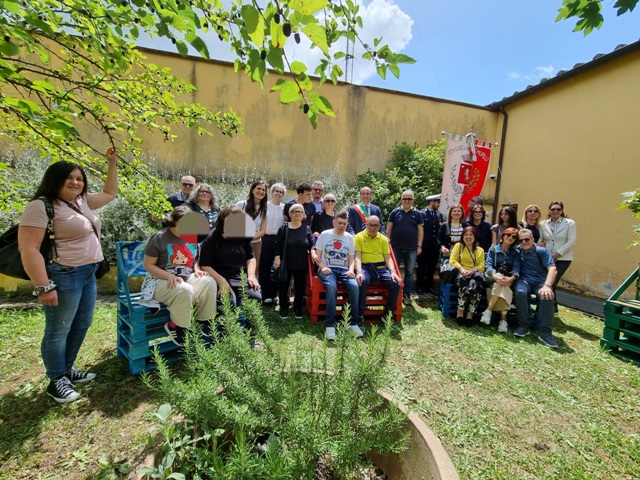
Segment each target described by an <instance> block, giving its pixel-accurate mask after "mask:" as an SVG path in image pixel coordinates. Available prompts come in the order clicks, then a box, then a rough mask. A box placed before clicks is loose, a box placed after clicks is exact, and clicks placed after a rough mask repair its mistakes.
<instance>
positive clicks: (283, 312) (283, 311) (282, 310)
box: [280, 308, 289, 320]
mask: <svg viewBox="0 0 640 480" xmlns="http://www.w3.org/2000/svg"><path fill="white" fill-rule="evenodd" d="M288 317H289V309H287V308H280V318H281V319H283V320H286V319H287V318H288Z"/></svg>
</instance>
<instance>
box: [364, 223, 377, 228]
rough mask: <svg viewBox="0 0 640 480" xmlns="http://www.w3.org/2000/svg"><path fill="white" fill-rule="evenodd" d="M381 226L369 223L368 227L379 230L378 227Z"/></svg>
mask: <svg viewBox="0 0 640 480" xmlns="http://www.w3.org/2000/svg"><path fill="white" fill-rule="evenodd" d="M379 226H380V224H379V223H367V227H374V228H377V227H379Z"/></svg>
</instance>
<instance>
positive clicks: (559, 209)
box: [549, 207, 562, 212]
mask: <svg viewBox="0 0 640 480" xmlns="http://www.w3.org/2000/svg"><path fill="white" fill-rule="evenodd" d="M549 210H551V211H552V212H561V211H562V209H561V208H555V207H554V208H550V209H549Z"/></svg>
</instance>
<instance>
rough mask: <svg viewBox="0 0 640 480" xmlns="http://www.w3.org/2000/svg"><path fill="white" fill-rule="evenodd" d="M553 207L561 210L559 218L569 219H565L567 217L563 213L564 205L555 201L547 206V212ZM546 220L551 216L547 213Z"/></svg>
mask: <svg viewBox="0 0 640 480" xmlns="http://www.w3.org/2000/svg"><path fill="white" fill-rule="evenodd" d="M554 205H558V206H559V207H560V208H561V209H562V211H561V212H560V216H561V217H564V218H569V217H567V215H566V214H565V213H564V203H562V202H560V201H558V200H555V201H553V202H551V203H550V204H549V210H551V207H553V206H554ZM547 218H551V215H550V214H549V213H547Z"/></svg>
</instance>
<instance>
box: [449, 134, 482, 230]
mask: <svg viewBox="0 0 640 480" xmlns="http://www.w3.org/2000/svg"><path fill="white" fill-rule="evenodd" d="M491 147H492V144H491V143H489V142H481V141H479V140H478V139H477V138H476V136H475V135H474V134H473V133H469V134H467V135H466V136H464V137H462V136H460V135H452V134H447V155H446V159H445V163H444V175H443V178H442V195H441V196H440V202H441V203H440V212H441V213H442V214H443V215H444V216H445V218H446V216H447V214H448V213H449V209H450V208H451V205H453V204H455V203H459V204H461V205H462V206H463V207H464V209H465V215H468V214H469V212H467V211H466V210H467V204H468V203H469V200H471V198H472V197H475V196H477V195H480V193H481V192H482V189H483V188H484V183H485V182H486V180H487V174H488V173H489V162H490V160H491Z"/></svg>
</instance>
